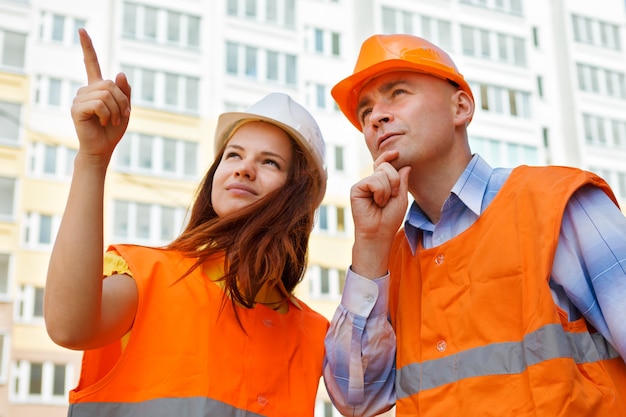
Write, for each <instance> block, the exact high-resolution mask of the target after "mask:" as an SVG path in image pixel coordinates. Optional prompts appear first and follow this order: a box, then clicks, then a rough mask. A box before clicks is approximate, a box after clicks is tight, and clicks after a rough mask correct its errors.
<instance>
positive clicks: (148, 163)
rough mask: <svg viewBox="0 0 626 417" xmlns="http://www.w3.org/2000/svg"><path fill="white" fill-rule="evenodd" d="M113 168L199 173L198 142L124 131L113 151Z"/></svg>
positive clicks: (178, 175)
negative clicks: (124, 133)
mask: <svg viewBox="0 0 626 417" xmlns="http://www.w3.org/2000/svg"><path fill="white" fill-rule="evenodd" d="M114 161H115V162H114V163H115V167H116V169H118V170H119V171H123V172H131V173H138V174H144V175H154V176H163V177H174V178H194V179H195V177H196V176H197V174H198V172H197V171H198V144H197V143H195V142H189V141H184V140H179V139H174V138H166V137H161V136H152V135H145V134H140V133H137V132H127V133H126V135H125V136H124V138H123V139H122V140H121V141H120V143H119V144H118V145H117V148H116V149H115V152H114Z"/></svg>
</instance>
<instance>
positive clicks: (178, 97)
mask: <svg viewBox="0 0 626 417" xmlns="http://www.w3.org/2000/svg"><path fill="white" fill-rule="evenodd" d="M122 71H123V72H124V73H126V75H127V77H128V79H129V82H130V83H131V84H132V85H133V86H134V91H133V94H134V97H135V99H136V100H139V101H140V102H141V103H142V104H144V105H151V106H155V107H158V108H162V109H165V110H171V111H174V112H189V113H192V114H197V112H198V109H199V100H200V93H199V89H200V79H199V78H198V77H193V76H188V75H183V74H173V73H165V72H161V71H154V70H151V69H146V68H138V67H131V66H128V65H123V66H122ZM137 97H138V99H137Z"/></svg>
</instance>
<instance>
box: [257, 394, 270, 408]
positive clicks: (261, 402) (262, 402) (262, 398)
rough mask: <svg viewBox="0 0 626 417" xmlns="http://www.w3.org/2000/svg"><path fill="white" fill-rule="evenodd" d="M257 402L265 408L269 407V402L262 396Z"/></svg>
mask: <svg viewBox="0 0 626 417" xmlns="http://www.w3.org/2000/svg"><path fill="white" fill-rule="evenodd" d="M256 400H257V402H258V403H259V405H262V406H263V407H265V406H266V405H267V402H268V401H267V398H265V397H264V396H262V395H259V396H258V397H257V399H256Z"/></svg>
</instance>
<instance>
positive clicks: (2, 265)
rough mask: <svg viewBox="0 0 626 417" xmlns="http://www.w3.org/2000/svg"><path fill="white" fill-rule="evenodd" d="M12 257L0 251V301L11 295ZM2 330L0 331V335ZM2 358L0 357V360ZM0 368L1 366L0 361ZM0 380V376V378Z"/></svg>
mask: <svg viewBox="0 0 626 417" xmlns="http://www.w3.org/2000/svg"><path fill="white" fill-rule="evenodd" d="M12 263H13V262H12V259H11V255H10V254H8V253H1V252H0V301H9V300H10V297H11V291H10V290H11V288H10V287H11V274H12V268H13V265H12ZM1 334H2V332H0V335H1ZM1 349H2V345H1V342H0V355H1V354H2V351H1ZM1 359H2V358H0V360H1ZM0 368H2V363H1V362H0ZM1 371H2V369H0V375H1V374H2V372H1ZM0 380H1V378H0Z"/></svg>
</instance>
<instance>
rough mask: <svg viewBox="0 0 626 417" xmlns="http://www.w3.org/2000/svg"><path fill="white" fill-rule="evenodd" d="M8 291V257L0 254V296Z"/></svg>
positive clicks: (0, 340) (0, 354) (0, 343)
mask: <svg viewBox="0 0 626 417" xmlns="http://www.w3.org/2000/svg"><path fill="white" fill-rule="evenodd" d="M0 197H1V195H0ZM8 291H9V255H7V254H6V253H0V294H2V295H6V294H7V293H8ZM0 357H2V338H1V335H0Z"/></svg>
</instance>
